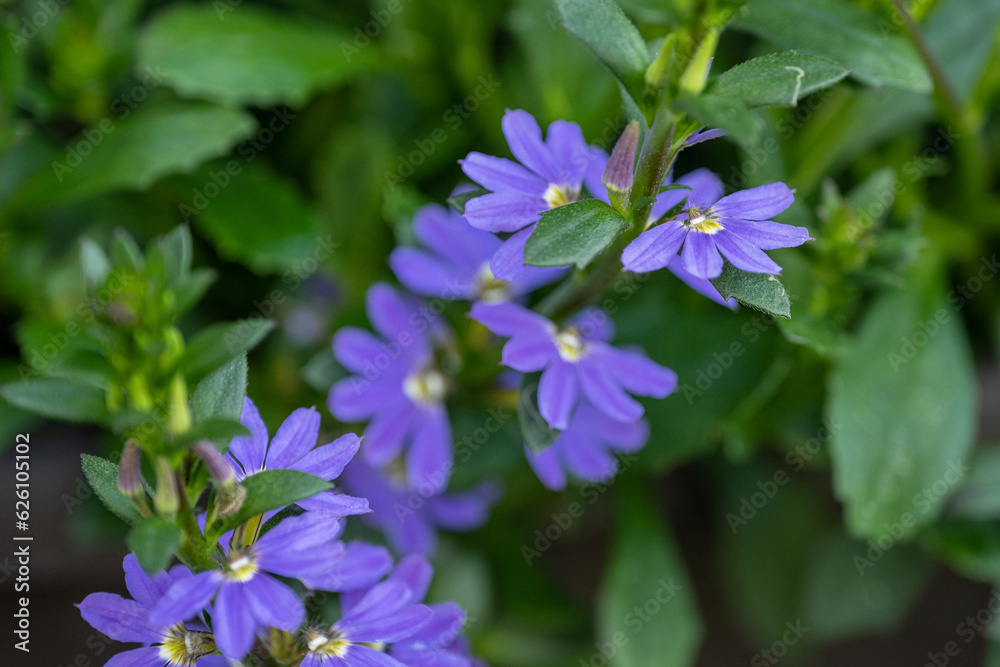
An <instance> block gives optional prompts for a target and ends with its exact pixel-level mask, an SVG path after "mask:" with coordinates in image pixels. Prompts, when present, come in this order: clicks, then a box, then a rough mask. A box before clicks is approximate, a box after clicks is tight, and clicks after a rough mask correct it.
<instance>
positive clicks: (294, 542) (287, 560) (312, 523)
mask: <svg viewBox="0 0 1000 667" xmlns="http://www.w3.org/2000/svg"><path fill="white" fill-rule="evenodd" d="M340 530H341V522H340V520H339V518H338V517H336V516H334V515H332V514H327V513H324V512H306V513H305V514H302V515H300V516H295V517H289V518H287V519H285V520H284V521H282V522H281V523H280V524H278V525H277V526H275V527H274V528H272V529H271V530H270V531H268V532H267V533H265V534H264V535H263V537H261V538H260V539H258V540H257V541H256V542H255V543H253V544H252V545H250V546H248V547H243V548H234V549H230V551H229V553H228V554H227V555H226V558H225V562H224V563H223V569H221V570H209V571H207V572H201V573H199V574H195V575H193V576H191V577H187V578H183V579H180V580H178V581H174V582H173V583H172V584H171V585H170V587H169V589H168V590H167V591H166V593H164V595H163V596H162V597H161V598H160V600H159V601H158V602H157V603H156V605H155V606H154V607H153V609H152V610H151V611H150V614H149V620H150V622H151V623H152V624H154V625H156V626H160V627H165V626H170V625H173V624H175V623H179V622H181V621H184V620H185V619H189V618H192V617H194V616H195V615H196V614H199V613H200V612H201V611H202V610H203V609H205V608H206V607H207V606H208V604H209V603H210V602H211V601H212V599H213V598H215V604H214V605H213V614H212V624H213V628H214V630H215V644H216V646H217V647H218V649H219V651H220V652H221V653H222V654H223V655H224V656H226V657H227V658H231V659H234V660H239V659H241V658H242V657H243V656H245V655H246V654H247V652H248V651H249V650H250V647H251V646H252V645H253V640H254V636H255V635H256V633H257V631H258V630H259V629H261V628H277V629H279V630H284V631H286V632H295V631H296V630H297V629H298V627H299V625H301V624H302V621H303V620H304V619H305V608H304V607H303V604H302V600H301V599H299V596H298V595H297V594H296V593H295V591H293V590H292V589H291V588H289V587H288V586H286V585H285V584H283V583H281V582H280V581H279V580H277V579H275V578H274V577H273V576H271V575H272V574H276V575H279V576H283V577H294V578H298V579H301V580H302V582H303V583H305V584H306V585H307V586H310V587H312V586H313V585H315V583H316V582H317V581H322V582H323V588H325V589H327V590H338V588H335V587H331V586H330V582H331V579H336V580H337V581H338V583H339V584H340V586H342V587H343V588H353V587H361V586H366V585H370V584H371V582H373V581H377V580H378V579H379V578H380V577H381V576H382V575H383V574H384V573H385V571H387V570H388V569H389V567H391V560H389V561H388V562H387V559H388V558H389V557H388V554H387V553H384V554H383V556H382V557H381V558H372V559H371V560H370V565H369V567H368V568H358V567H356V563H354V562H350V563H347V562H346V560H349V559H347V558H346V552H347V548H346V547H345V546H344V544H343V543H341V542H337V541H336V538H337V537H338V536H339V534H340ZM331 572H336V574H335V575H331Z"/></svg>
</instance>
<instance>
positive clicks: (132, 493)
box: [118, 440, 146, 498]
mask: <svg viewBox="0 0 1000 667" xmlns="http://www.w3.org/2000/svg"><path fill="white" fill-rule="evenodd" d="M140 455H141V452H140V451H139V446H138V445H136V444H135V442H134V441H132V440H129V441H127V442H126V443H125V448H124V449H122V458H121V461H120V462H119V464H118V490H119V491H121V492H122V495H124V496H125V497H126V498H139V497H142V496H143V495H145V493H146V489H145V487H144V486H143V483H142V465H141V461H140Z"/></svg>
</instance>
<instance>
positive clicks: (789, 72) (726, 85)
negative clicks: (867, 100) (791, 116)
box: [712, 51, 847, 107]
mask: <svg viewBox="0 0 1000 667" xmlns="http://www.w3.org/2000/svg"><path fill="white" fill-rule="evenodd" d="M845 76H847V70H846V69H844V68H843V67H841V66H840V65H838V64H837V63H835V62H833V61H832V60H827V59H826V58H817V57H816V56H807V55H802V54H799V53H796V52H795V51H784V52H782V53H772V54H770V55H766V56H762V57H760V58H754V59H753V60H748V61H746V62H745V63H741V64H739V65H737V66H736V67H734V68H732V69H730V70H728V71H726V72H723V73H722V74H721V75H719V78H718V79H716V81H715V84H714V85H713V86H712V94H714V95H719V96H721V97H729V98H732V99H734V100H737V101H739V102H741V103H742V104H744V105H746V106H748V107H757V106H774V107H794V106H795V105H796V104H798V101H799V100H801V99H802V98H803V97H805V96H806V95H808V94H809V93H812V92H815V91H817V90H820V89H822V88H826V87H827V86H832V85H833V84H835V83H837V82H838V81H840V80H841V79H843V78H844V77H845Z"/></svg>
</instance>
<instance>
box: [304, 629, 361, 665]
mask: <svg viewBox="0 0 1000 667" xmlns="http://www.w3.org/2000/svg"><path fill="white" fill-rule="evenodd" d="M331 630H333V629H332V628H331ZM305 640H306V646H307V647H308V648H309V650H310V651H312V652H313V653H319V654H320V655H333V656H336V657H338V658H342V657H344V655H345V654H346V653H347V648H348V647H349V646H350V645H351V643H350V642H349V641H347V640H346V639H344V638H343V637H342V636H341V635H340V633H339V632H337V631H336V630H333V632H332V636H329V635H326V634H324V633H322V632H319V631H318V630H308V631H306V633H305Z"/></svg>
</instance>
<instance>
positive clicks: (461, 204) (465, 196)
mask: <svg viewBox="0 0 1000 667" xmlns="http://www.w3.org/2000/svg"><path fill="white" fill-rule="evenodd" d="M489 193H490V191H489V190H487V189H486V188H476V189H474V190H469V191H468V192H460V193H458V194H457V195H453V196H451V197H448V206H451V207H452V208H453V209H455V210H456V211H458V212H459V213H461V214H463V215H464V214H465V205H466V204H467V203H469V200H470V199H475V198H476V197H482V196H483V195H488V194H489Z"/></svg>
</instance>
